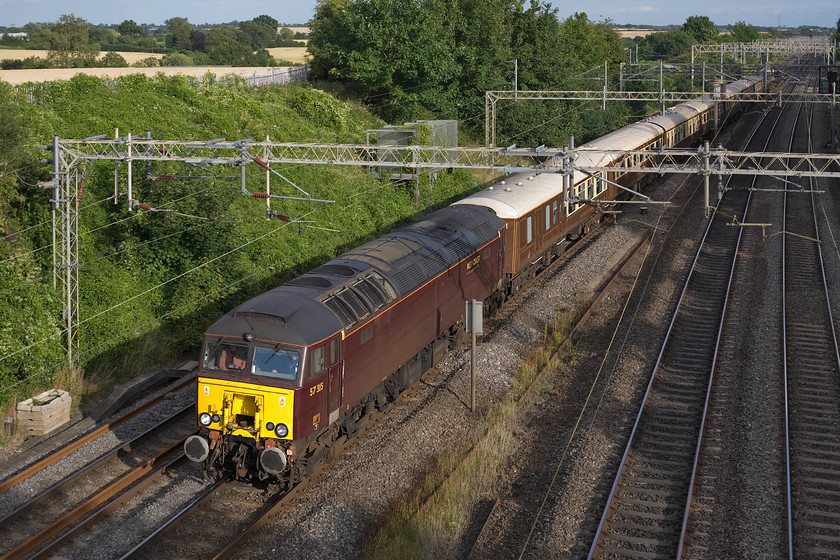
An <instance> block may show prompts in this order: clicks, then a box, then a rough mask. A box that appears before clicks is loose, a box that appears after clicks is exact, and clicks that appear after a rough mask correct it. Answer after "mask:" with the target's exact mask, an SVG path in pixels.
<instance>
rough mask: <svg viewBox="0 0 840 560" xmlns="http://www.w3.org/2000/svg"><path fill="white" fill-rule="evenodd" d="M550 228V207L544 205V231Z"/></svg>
mask: <svg viewBox="0 0 840 560" xmlns="http://www.w3.org/2000/svg"><path fill="white" fill-rule="evenodd" d="M550 227H551V205H550V204H546V205H545V229H546V231H547V230H548V228H550Z"/></svg>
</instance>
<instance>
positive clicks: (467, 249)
mask: <svg viewBox="0 0 840 560" xmlns="http://www.w3.org/2000/svg"><path fill="white" fill-rule="evenodd" d="M446 248H447V249H449V250H450V251H451V252H452V253H455V255H457V256H458V260H461V259H465V258H467V257H469V256H470V255H472V254H473V252H475V249H473V248H472V247H471V246H470V244H469V243H467V242H466V241H464V240H463V239H461V238H460V237H459V238H456V239H453V240H452V241H451V242H450V243H449V244H448V245H447V246H446Z"/></svg>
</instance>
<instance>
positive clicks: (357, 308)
mask: <svg viewBox="0 0 840 560" xmlns="http://www.w3.org/2000/svg"><path fill="white" fill-rule="evenodd" d="M335 297H336V298H337V299H340V300H341V301H343V302H344V303H346V304H347V305H348V306H350V307H351V308H352V309H353V311H354V313H355V314H356V316H357V317H358V318H359V319H364V318H365V317H367V316H368V315H370V311H371V310H370V308H369V307H368V305H367V303H365V302H364V301H362V299H361V298H360V297H359V296H357V295H356V294H355V293H354V292H353V291H352V290H351V289H350V288H344V289H343V290H341V291H340V292H338V293H337V294H336V295H335Z"/></svg>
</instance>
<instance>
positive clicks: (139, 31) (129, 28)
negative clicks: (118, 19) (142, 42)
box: [117, 19, 146, 37]
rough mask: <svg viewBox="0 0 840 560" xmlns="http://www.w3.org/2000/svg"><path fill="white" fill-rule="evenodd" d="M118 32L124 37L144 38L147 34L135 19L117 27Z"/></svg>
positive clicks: (125, 21)
mask: <svg viewBox="0 0 840 560" xmlns="http://www.w3.org/2000/svg"><path fill="white" fill-rule="evenodd" d="M117 31H119V32H120V35H122V36H124V37H142V36H143V35H145V33H146V32H145V31H143V28H142V27H140V26H139V25H137V23H136V22H135V21H134V20H133V19H127V20H124V21H123V22H122V23H121V24H119V25H118V26H117Z"/></svg>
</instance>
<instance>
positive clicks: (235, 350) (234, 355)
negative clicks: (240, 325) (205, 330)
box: [202, 338, 248, 373]
mask: <svg viewBox="0 0 840 560" xmlns="http://www.w3.org/2000/svg"><path fill="white" fill-rule="evenodd" d="M247 363H248V345H247V344H245V343H244V342H242V341H241V340H240V341H235V340H224V339H222V338H217V339H215V340H208V341H207V342H206V343H205V345H204V354H203V356H202V366H203V367H204V369H212V370H217V371H229V372H234V373H236V372H243V371H245V366H246V364H247Z"/></svg>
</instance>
